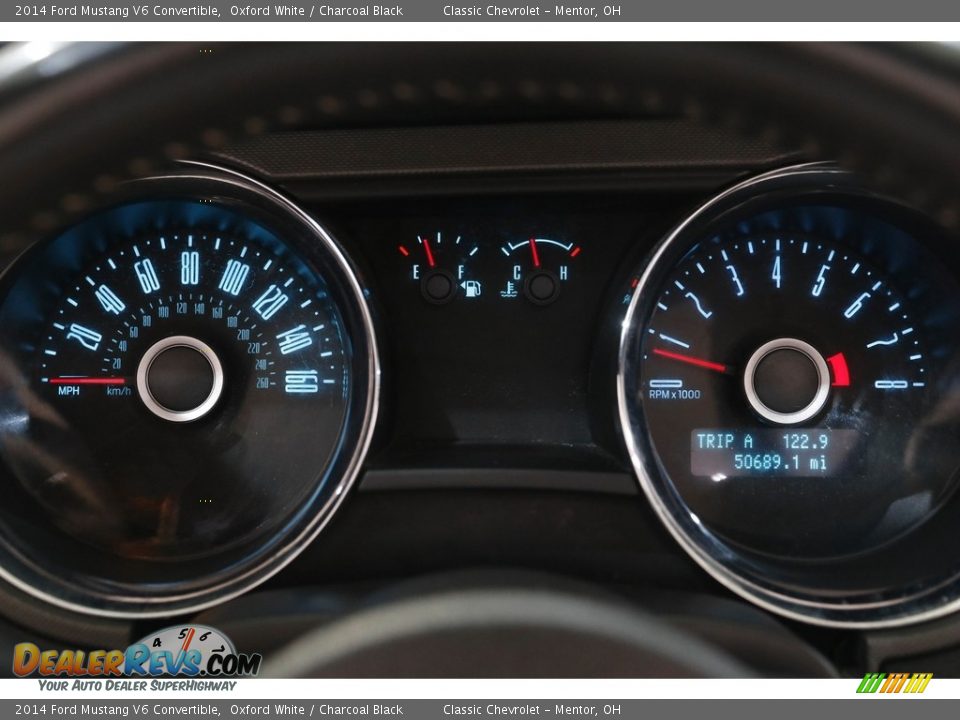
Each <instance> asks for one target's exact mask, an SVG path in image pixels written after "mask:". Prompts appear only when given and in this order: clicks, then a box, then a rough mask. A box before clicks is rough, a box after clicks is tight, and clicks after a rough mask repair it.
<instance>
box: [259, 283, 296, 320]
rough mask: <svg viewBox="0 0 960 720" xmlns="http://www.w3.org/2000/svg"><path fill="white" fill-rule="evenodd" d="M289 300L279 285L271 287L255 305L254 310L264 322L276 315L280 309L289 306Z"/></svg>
mask: <svg viewBox="0 0 960 720" xmlns="http://www.w3.org/2000/svg"><path fill="white" fill-rule="evenodd" d="M287 300H289V298H288V297H287V295H286V294H285V293H284V292H283V290H282V289H281V288H280V287H278V286H277V285H271V286H270V287H268V288H267V289H266V291H265V292H264V293H263V295H261V296H260V297H258V298H257V299H256V300H255V301H254V303H253V310H254V312H256V313H257V314H258V315H259V316H260V317H262V318H263V319H264V320H269V319H270V318H272V317H273V316H274V315H276V314H277V313H278V312H279V311H280V308H282V307H283V306H284V305H286V304H287Z"/></svg>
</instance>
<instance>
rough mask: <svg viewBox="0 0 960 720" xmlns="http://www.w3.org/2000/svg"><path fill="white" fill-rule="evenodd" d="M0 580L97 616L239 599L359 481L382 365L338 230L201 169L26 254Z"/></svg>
mask: <svg viewBox="0 0 960 720" xmlns="http://www.w3.org/2000/svg"><path fill="white" fill-rule="evenodd" d="M0 352H2V370H0V417H3V418H4V419H5V420H4V422H3V423H2V424H0V458H2V463H0V476H2V478H3V483H4V491H5V498H6V502H5V503H4V507H3V508H2V509H0V575H2V576H3V577H4V578H5V579H6V580H8V581H9V582H11V583H12V584H14V585H16V586H17V587H19V588H21V589H22V590H25V591H26V592H28V593H31V594H33V595H35V596H37V597H40V598H43V599H44V600H47V601H50V602H52V603H55V604H58V605H61V606H64V607H68V608H70V609H74V610H78V611H81V612H86V613H94V614H100V615H108V616H117V617H133V616H141V617H142V616H155V615H165V614H170V613H173V612H185V611H189V610H196V609H198V608H201V607H206V606H209V605H211V604H213V603H216V602H220V601H223V600H224V599H227V598H229V597H233V596H235V595H237V594H239V593H241V592H243V591H245V590H247V589H249V588H251V587H253V586H254V585H256V584H258V583H260V582H262V581H263V580H265V579H266V578H267V577H269V576H270V575H272V574H273V573H275V572H277V571H278V570H279V569H280V568H282V567H283V566H284V565H285V564H287V563H288V562H289V561H290V560H291V559H293V557H295V556H296V555H297V554H298V553H299V552H300V551H301V550H303V548H304V547H305V546H306V545H307V544H308V543H309V542H310V541H311V540H312V539H313V538H314V537H315V536H316V535H317V533H318V532H319V531H320V530H321V528H322V527H323V526H324V524H325V523H326V522H327V521H328V520H329V519H330V517H331V516H332V514H333V512H334V511H335V510H336V508H337V507H338V506H339V505H340V503H341V502H342V501H343V499H344V497H345V495H346V493H347V490H348V489H349V488H350V486H351V485H352V483H353V481H354V480H355V478H356V477H357V474H358V472H359V469H360V466H361V463H362V460H363V458H364V456H365V453H366V450H367V448H368V446H369V443H370V437H371V433H372V428H373V425H374V422H375V418H376V413H377V398H378V393H379V376H380V371H379V361H378V356H377V346H376V340H375V335H374V330H373V322H372V318H371V314H370V311H369V309H368V307H367V304H366V299H365V297H364V291H363V288H362V286H361V285H360V282H359V280H358V278H357V276H356V274H355V273H354V271H353V269H352V267H351V265H350V263H349V262H348V261H347V259H346V258H345V256H344V254H343V253H342V251H341V250H340V248H339V246H338V245H337V244H336V243H335V241H334V240H333V239H332V237H331V236H330V235H329V234H328V233H327V231H326V230H325V229H324V228H323V227H321V226H320V225H319V224H318V223H317V222H316V221H315V220H313V219H312V218H311V217H310V216H308V215H307V214H306V213H305V212H303V211H302V210H300V209H299V208H298V207H296V206H295V205H293V204H292V203H291V202H290V201H288V200H287V199H286V198H285V197H283V196H282V195H280V194H278V193H276V192H274V191H273V190H271V189H270V188H268V187H266V186H264V185H262V184H260V183H258V182H257V181H255V180H252V179H250V178H247V177H245V176H241V175H238V174H237V173H234V172H232V171H227V170H223V169H220V168H216V167H213V166H209V165H200V164H193V165H192V166H191V167H190V168H189V169H188V170H186V171H184V172H180V173H175V174H171V175H169V176H163V177H155V178H148V179H145V180H140V181H136V182H133V183H131V184H130V185H129V187H127V188H126V189H125V193H124V196H123V198H122V199H120V200H119V201H117V202H116V204H115V205H113V206H112V207H109V208H107V209H105V210H103V211H100V212H98V213H95V214H93V215H91V216H90V217H88V218H87V219H86V220H83V221H81V222H80V223H78V224H76V225H74V226H72V227H70V228H68V229H67V230H65V231H63V232H62V233H60V234H59V235H58V236H56V237H54V238H52V239H50V240H48V241H44V242H41V243H38V244H37V245H35V246H34V247H33V248H31V249H30V250H29V251H28V252H27V253H25V254H24V256H22V257H21V258H20V259H19V260H18V261H17V262H16V263H15V264H14V265H13V266H12V267H11V268H10V270H9V271H8V272H7V273H6V274H5V276H4V277H3V279H2V282H0Z"/></svg>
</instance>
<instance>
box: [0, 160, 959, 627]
mask: <svg viewBox="0 0 960 720" xmlns="http://www.w3.org/2000/svg"><path fill="white" fill-rule="evenodd" d="M954 265H955V260H954V258H953V256H952V253H951V251H950V249H949V247H948V238H947V236H946V235H945V234H944V233H943V232H942V231H941V230H940V229H939V228H938V227H937V226H936V225H935V223H933V222H932V221H931V220H930V219H929V218H926V217H924V216H922V215H920V214H918V213H916V212H914V211H912V210H910V209H909V208H907V207H905V206H903V205H901V204H899V203H897V202H894V201H892V200H889V199H886V198H883V197H880V196H877V195H874V194H872V193H870V192H868V191H867V190H866V189H864V188H863V187H861V186H859V185H858V183H857V180H856V179H855V178H854V177H852V176H851V175H849V174H847V173H845V172H842V171H840V170H838V169H836V168H834V167H832V166H829V165H807V166H800V167H795V168H788V169H785V170H779V171H774V172H770V173H767V174H764V175H759V176H756V177H754V178H751V179H749V180H746V181H744V182H741V183H740V184H737V185H734V186H732V187H729V188H727V189H725V190H723V191H722V192H720V193H719V194H717V195H715V196H714V197H713V198H711V199H709V200H707V201H706V202H704V199H703V198H700V204H699V207H697V209H695V210H693V211H692V212H691V209H690V203H689V202H688V201H687V200H686V199H683V198H680V199H678V198H676V197H673V196H670V195H668V194H663V195H661V196H657V195H656V194H654V195H647V196H645V197H643V198H640V199H638V198H637V196H635V195H633V194H630V193H626V192H625V193H622V194H614V195H599V194H592V195H573V196H559V197H558V196H544V197H537V196H530V197H516V196H507V195H501V196H498V195H496V194H492V195H486V196H482V197H455V196H450V197H442V198H425V199H420V200H409V199H397V200H380V201H376V202H373V201H371V202H370V203H367V204H361V205H360V206H359V209H356V208H355V209H353V210H350V209H344V208H342V207H338V206H336V204H335V203H332V204H325V203H323V202H309V201H301V200H300V199H291V198H290V197H288V196H287V195H286V194H284V193H281V192H278V191H277V190H275V189H274V188H272V187H271V186H270V185H269V184H264V183H262V182H261V181H260V180H258V179H255V178H251V177H247V176H245V175H242V174H239V173H237V172H235V171H232V170H229V169H225V168H221V167H215V166H210V165H201V164H190V165H186V166H184V167H182V168H180V169H178V170H175V171H173V172H171V173H169V174H167V175H163V176H157V177H150V178H145V179H142V180H139V181H136V182H132V183H130V184H128V185H127V186H126V187H125V188H124V189H123V190H122V192H121V193H120V194H119V195H118V196H117V197H114V198H113V199H112V200H111V202H110V203H109V204H107V205H106V206H104V207H102V208H100V209H99V210H97V211H95V212H92V213H91V214H89V215H88V216H87V217H85V218H84V219H82V220H80V221H79V222H76V223H74V224H72V225H70V226H69V227H65V228H62V229H61V230H60V231H59V232H57V233H53V234H52V235H51V236H50V237H47V238H44V239H41V240H39V241H38V242H37V243H35V244H34V245H33V246H32V247H31V248H29V249H28V250H27V251H26V252H25V253H24V254H23V255H22V256H21V257H20V258H18V259H17V260H16V261H15V262H14V263H13V264H12V265H11V266H10V267H9V268H8V269H7V271H6V273H5V274H4V275H3V278H2V281H0V478H2V482H3V486H4V490H5V497H6V498H7V502H6V503H5V504H4V507H3V508H2V509H0V575H2V576H3V577H4V578H5V579H6V580H7V581H8V582H10V583H12V584H14V585H16V586H17V587H19V588H20V589H22V590H25V591H26V592H28V593H31V594H33V595H35V596H38V597H40V598H42V599H44V600H45V601H48V602H52V603H54V604H58V605H61V606H64V607H69V608H71V609H73V610H78V611H80V612H86V613H95V614H102V615H110V616H125V617H144V616H150V615H163V614H169V613H172V612H185V611H192V610H197V609H199V608H202V607H207V606H210V605H212V604H215V603H219V602H223V601H224V600H226V599H228V598H230V597H234V596H236V595H237V594H239V593H242V592H245V591H247V590H249V589H250V588H252V587H254V586H256V585H258V584H259V583H261V582H263V581H264V580H265V579H266V578H268V577H270V576H271V575H273V574H275V573H276V572H278V571H279V570H280V569H281V568H282V567H283V566H284V565H286V564H287V563H288V562H290V560H292V559H293V557H295V556H296V555H297V554H299V553H300V552H301V551H302V550H304V548H306V547H307V546H308V545H310V544H311V543H312V542H314V541H315V538H317V536H318V535H319V534H320V532H321V530H322V529H323V527H324V526H325V525H326V523H327V522H328V521H329V520H330V519H331V517H332V516H333V514H334V512H335V511H336V510H337V508H338V507H339V506H340V505H341V503H343V502H344V501H346V502H349V500H348V499H347V498H348V495H349V493H350V490H351V487H352V486H353V485H354V484H355V481H356V480H357V479H358V477H360V476H361V475H362V474H363V473H364V472H367V471H369V470H376V469H383V468H388V469H392V470H397V471H405V472H408V473H411V474H414V475H416V474H418V473H421V472H423V473H428V472H430V471H434V472H436V471H437V470H438V469H446V470H449V471H450V472H451V473H452V474H454V475H456V474H457V473H459V475H457V477H460V478H463V482H465V483H466V484H469V483H470V482H471V480H470V471H471V470H478V469H491V468H492V469H496V468H504V469H505V470H504V472H505V473H506V475H505V478H506V481H507V484H508V485H509V474H510V470H511V469H515V468H531V467H534V468H536V467H540V468H542V467H548V468H554V469H557V470H558V471H562V470H564V469H569V468H570V467H575V468H578V469H581V470H584V471H587V472H588V473H589V472H595V473H597V474H598V475H599V474H602V473H603V472H604V471H607V470H610V469H614V470H616V469H618V468H621V469H623V471H624V472H630V473H632V474H633V475H634V476H635V478H636V480H637V482H638V484H639V487H640V488H641V489H642V491H643V494H644V498H643V499H642V498H641V497H640V496H638V495H637V496H630V495H624V496H623V498H622V501H623V502H624V503H637V502H648V503H650V505H651V506H652V507H653V508H654V510H655V511H656V513H657V515H658V517H659V519H660V521H661V522H662V523H663V524H664V526H665V527H666V528H667V529H668V530H669V531H670V532H671V533H672V535H673V536H674V538H675V539H676V541H677V542H678V543H679V545H680V546H681V547H682V548H683V550H685V551H686V552H687V553H688V554H689V555H690V556H691V557H692V558H693V559H694V560H696V561H697V562H698V563H699V564H700V565H701V566H702V567H703V568H704V569H705V570H706V571H707V572H709V573H710V574H711V575H713V576H714V577H715V578H716V579H718V580H720V581H721V582H722V583H724V584H725V585H726V586H727V587H729V588H730V589H731V590H733V591H734V592H737V593H739V594H741V595H742V596H744V597H746V598H748V599H749V600H750V601H752V602H754V603H756V604H758V605H761V606H763V607H765V608H768V609H770V610H772V611H774V612H777V613H780V614H783V615H786V616H788V617H792V618H795V619H799V620H803V621H806V622H812V623H819V624H827V625H840V626H872V625H892V624H900V623H904V622H911V621H915V620H917V619H920V618H925V617H931V616H933V615H938V614H943V613H945V612H948V611H950V610H952V609H953V607H954V606H955V605H956V604H958V603H960V554H954V553H952V552H949V549H950V548H953V547H954V546H955V544H956V543H955V541H954V540H953V537H954V534H953V533H952V530H951V528H952V527H954V525H955V523H956V521H957V519H958V517H957V515H958V514H960V506H958V502H957V501H956V499H955V495H956V493H955V492H954V491H955V487H956V482H957V472H958V469H960V452H958V451H957V446H956V438H957V437H958V433H960V402H958V400H960V382H958V381H960V368H958V360H960V339H958V338H960V336H958V334H957V332H956V329H957V327H958V323H960V285H958V283H957V278H958V277H960V275H958V268H957V267H955V266H954ZM374 430H376V436H375V435H374ZM587 477H589V474H588V475H587ZM583 489H587V490H589V489H591V488H590V487H585V488H583ZM316 542H320V543H322V542H323V538H322V536H321V537H320V538H319V539H316ZM63 548H69V550H68V551H66V552H65V551H63Z"/></svg>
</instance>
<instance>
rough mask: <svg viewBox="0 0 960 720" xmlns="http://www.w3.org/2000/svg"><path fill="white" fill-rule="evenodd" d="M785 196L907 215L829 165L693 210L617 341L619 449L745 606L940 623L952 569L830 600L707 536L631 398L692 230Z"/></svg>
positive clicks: (675, 528)
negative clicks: (666, 285) (650, 326)
mask: <svg viewBox="0 0 960 720" xmlns="http://www.w3.org/2000/svg"><path fill="white" fill-rule="evenodd" d="M790 193H800V194H803V193H806V194H808V195H815V194H817V193H824V194H830V193H833V194H840V195H844V196H849V197H851V198H858V199H867V200H868V201H870V202H881V203H887V204H888V205H889V207H890V208H891V209H892V208H897V211H898V212H899V211H903V212H905V213H911V212H912V211H910V210H909V208H906V207H904V206H900V205H899V204H898V203H895V202H893V201H890V200H888V199H886V198H882V197H881V196H880V195H877V194H875V193H872V192H870V191H868V190H866V189H864V188H863V187H861V186H860V185H858V183H857V180H856V178H855V177H854V176H853V175H852V174H851V173H849V172H847V171H844V170H842V169H840V168H838V167H836V166H834V165H832V164H826V163H812V164H805V165H798V166H792V167H787V168H783V169H778V170H774V171H770V172H767V173H764V174H761V175H758V176H756V177H752V178H750V179H747V180H745V181H743V182H740V183H738V184H736V185H734V186H732V187H730V188H729V189H727V190H725V191H724V192H722V193H720V194H718V195H716V196H715V197H713V198H711V199H710V200H708V201H707V202H706V203H704V204H702V205H701V206H699V207H698V208H697V209H696V210H694V211H693V212H692V213H691V214H690V215H688V216H687V217H686V218H685V219H684V220H683V221H682V222H681V223H679V224H678V225H676V226H675V227H674V228H673V229H672V230H671V231H670V232H669V233H668V234H667V235H666V236H665V238H664V239H663V240H662V241H661V242H660V243H659V244H658V245H657V246H656V248H655V249H654V251H653V252H652V254H651V255H650V256H649V257H648V258H647V259H646V260H645V262H644V265H643V268H642V272H641V273H640V275H639V279H638V282H637V285H636V290H635V291H634V293H633V296H632V298H631V300H630V302H629V304H628V307H627V310H626V313H625V315H624V317H623V321H622V327H621V331H620V338H619V352H618V367H617V379H616V394H617V411H618V418H619V423H620V427H621V432H622V436H623V440H624V443H625V445H626V449H627V452H628V455H629V458H630V462H631V464H632V467H633V470H634V473H635V476H636V478H637V481H638V483H639V485H640V488H641V489H642V491H643V493H644V495H645V497H646V499H647V500H648V501H649V502H650V504H651V506H652V507H653V508H654V510H655V511H656V513H657V515H658V517H659V519H660V521H661V522H662V523H663V525H664V526H665V527H666V528H667V530H668V531H669V532H670V534H671V535H672V536H673V538H674V539H675V540H676V541H677V543H678V544H679V545H680V546H681V547H682V548H683V550H684V551H685V552H686V553H687V554H688V555H689V556H690V557H691V558H692V559H693V560H695V561H696V562H697V563H698V564H699V565H700V566H701V567H702V568H703V569H704V570H705V571H706V572H707V573H708V574H709V575H711V576H712V577H713V578H714V579H716V580H717V581H719V582H720V583H721V584H723V585H724V586H726V587H727V588H728V589H730V590H731V591H733V592H734V593H736V594H738V595H740V596H741V597H743V598H745V599H746V600H748V601H750V602H752V603H754V604H756V605H758V606H760V607H762V608H764V609H766V610H769V611H771V612H773V613H776V614H778V615H781V616H784V617H787V618H790V619H792V620H797V621H801V622H805V623H811V624H816V625H822V626H828V627H838V628H884V627H895V626H902V625H907V624H912V623H917V622H921V621H924V620H929V619H933V618H936V617H941V616H943V615H947V614H949V613H952V612H955V611H957V610H960V570H957V571H955V570H953V569H952V568H951V569H950V571H949V572H946V571H945V572H944V574H943V575H942V576H940V577H936V578H934V579H933V580H932V581H931V580H926V581H923V582H917V583H915V584H914V585H912V586H905V585H901V586H899V587H897V588H895V589H888V590H887V591H883V592H877V593H875V594H868V593H863V594H849V595H843V594H841V593H835V594H832V595H831V594H828V593H817V592H816V591H815V590H812V589H811V590H809V591H807V590H805V589H804V588H802V587H798V586H796V585H794V584H793V583H792V578H791V577H790V576H789V574H788V573H787V572H786V571H783V572H781V571H780V568H779V567H778V566H777V565H776V564H775V563H772V562H771V563H767V562H766V561H765V560H763V559H762V558H761V559H758V557H757V556H756V555H755V554H749V553H745V552H742V551H741V549H740V548H739V547H737V546H736V545H734V544H732V543H729V542H727V541H725V540H724V539H722V538H720V537H718V536H717V535H715V534H714V533H712V532H711V531H710V530H709V529H708V528H706V527H705V526H704V525H703V524H702V523H701V522H700V521H699V519H698V518H697V517H696V515H695V514H694V513H693V512H692V511H691V510H690V509H689V508H688V507H687V506H686V504H685V502H684V501H683V499H682V498H681V497H680V494H679V492H678V491H677V490H676V488H674V487H673V485H672V483H671V482H670V480H669V479H668V478H667V475H666V472H665V471H664V469H663V468H662V467H660V463H659V460H658V459H657V454H656V451H655V449H654V447H653V445H652V441H651V439H650V436H649V434H648V432H647V430H646V422H647V421H646V418H645V415H644V411H643V409H642V407H640V403H638V402H636V401H635V400H634V399H632V398H631V397H630V392H631V389H634V390H635V388H632V385H631V383H632V382H633V381H632V380H631V378H636V377H639V375H638V373H639V371H640V369H639V367H638V363H639V357H638V356H639V353H637V352H636V351H635V349H636V347H637V346H638V343H639V337H640V334H641V333H642V332H644V331H645V326H646V323H647V322H648V320H649V318H650V316H651V314H652V311H653V306H654V304H655V303H656V302H657V296H658V294H659V291H660V289H659V284H660V282H661V281H662V279H663V278H664V276H665V275H666V274H667V273H668V272H669V270H670V268H671V267H672V266H673V264H674V263H675V262H677V261H678V260H679V258H680V257H681V256H682V255H683V254H684V253H685V252H686V251H688V250H689V249H690V246H691V244H692V243H693V242H694V240H692V239H691V233H692V232H695V231H697V230H698V229H699V227H700V226H701V223H703V224H707V223H709V222H711V221H712V219H713V218H716V217H718V216H720V215H721V214H723V213H726V212H728V211H734V210H736V209H737V208H738V207H741V206H747V205H748V204H749V203H751V202H753V201H754V200H756V199H757V198H758V197H760V196H763V195H767V196H770V195H779V196H784V197H789V196H790Z"/></svg>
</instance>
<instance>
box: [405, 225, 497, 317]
mask: <svg viewBox="0 0 960 720" xmlns="http://www.w3.org/2000/svg"><path fill="white" fill-rule="evenodd" d="M397 249H398V251H399V252H400V254H401V255H403V256H404V257H405V258H409V259H410V261H411V266H410V275H409V277H410V279H411V280H412V281H413V282H415V283H416V284H417V285H418V286H419V287H420V293H421V294H422V295H423V299H424V300H426V301H427V302H429V303H433V304H434V305H445V304H446V303H448V302H450V301H451V300H453V299H454V298H456V297H458V296H461V295H462V296H463V297H464V298H466V299H468V300H469V299H474V298H478V297H480V295H481V294H482V291H483V287H482V285H481V283H480V281H479V280H477V279H476V278H474V277H473V275H472V274H471V272H470V269H469V266H470V263H471V262H472V260H473V258H474V257H475V256H476V254H477V252H478V250H479V247H478V246H477V245H476V243H467V242H464V240H463V238H462V237H461V236H460V235H457V236H456V237H454V238H444V237H443V234H442V233H440V232H438V233H437V234H436V235H418V236H417V237H416V241H415V242H412V243H406V244H402V245H399V246H398V247H397Z"/></svg>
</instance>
